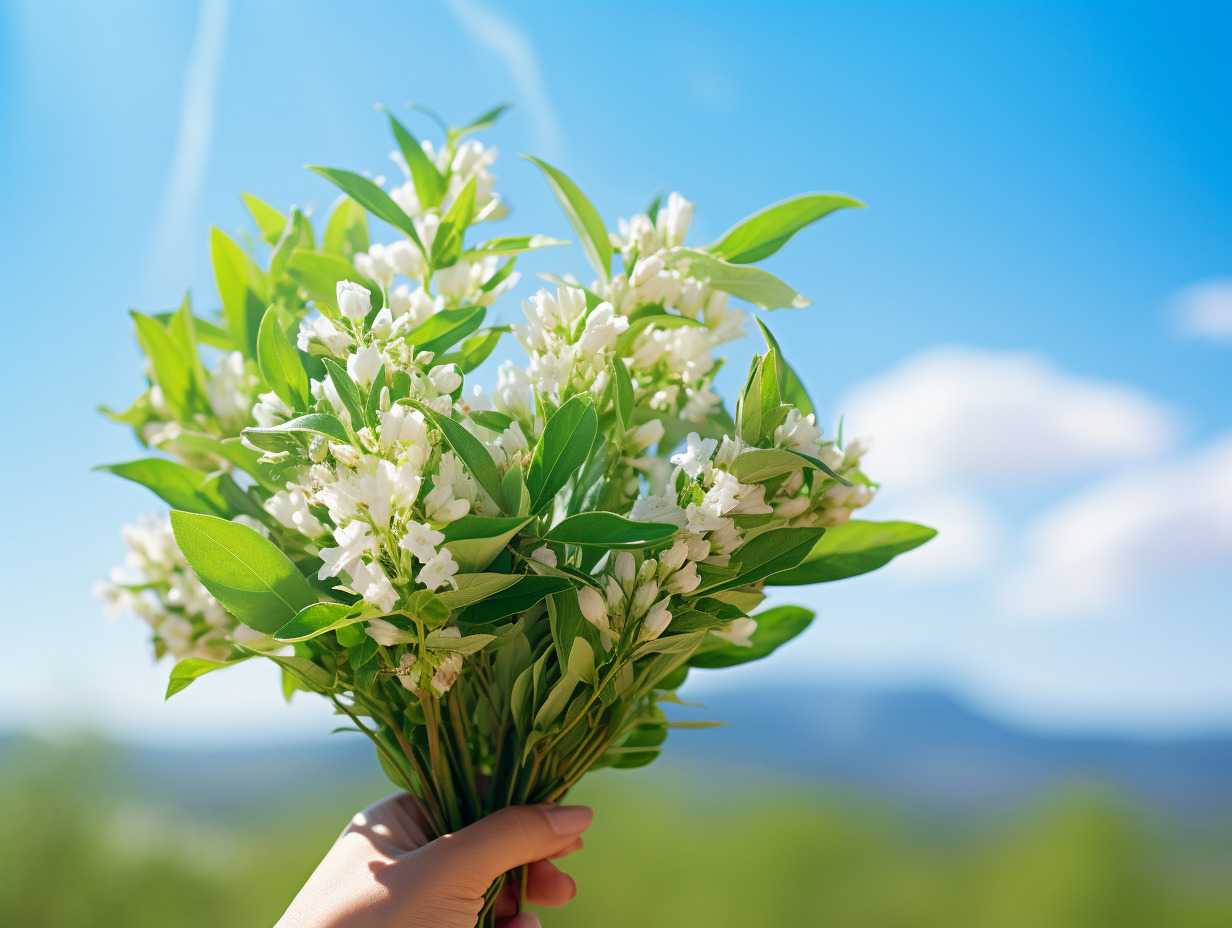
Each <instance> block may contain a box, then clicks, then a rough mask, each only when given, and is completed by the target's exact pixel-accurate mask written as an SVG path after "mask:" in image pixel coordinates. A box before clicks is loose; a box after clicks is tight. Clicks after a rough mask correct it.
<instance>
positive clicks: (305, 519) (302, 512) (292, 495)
mask: <svg viewBox="0 0 1232 928" xmlns="http://www.w3.org/2000/svg"><path fill="white" fill-rule="evenodd" d="M265 511H266V512H268V513H269V514H270V515H272V516H273V517H274V518H275V519H277V520H278V521H279V522H280V523H281V524H282V525H284V526H286V527H287V528H293V529H295V530H296V531H299V532H302V533H303V534H305V535H307V536H308V537H309V538H315V537H316V536H317V535H320V534H321V533H322V532H324V531H325V528H324V526H322V525H321V522H320V520H318V519H317V517H316V516H314V515H313V514H312V513H311V512H309V511H308V497H307V496H305V495H304V491H303V490H301V489H300V488H299V487H297V486H294V485H288V487H287V489H285V490H279V491H278V492H277V493H275V494H274V495H273V496H271V497H270V498H269V499H267V500H266V501H265Z"/></svg>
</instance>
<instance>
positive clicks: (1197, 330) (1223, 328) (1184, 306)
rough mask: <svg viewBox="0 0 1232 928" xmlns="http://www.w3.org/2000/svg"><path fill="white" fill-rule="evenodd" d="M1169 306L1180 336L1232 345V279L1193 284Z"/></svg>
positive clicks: (1174, 298) (1221, 278) (1222, 278)
mask: <svg viewBox="0 0 1232 928" xmlns="http://www.w3.org/2000/svg"><path fill="white" fill-rule="evenodd" d="M1171 303H1172V312H1173V314H1174V316H1175V318H1176V323H1177V325H1178V326H1179V327H1180V330H1181V334H1183V335H1188V336H1189V337H1190V338H1209V339H1211V340H1212V341H1221V342H1232V278H1227V277H1217V278H1213V279H1211V280H1204V281H1201V282H1200V283H1196V284H1194V285H1193V286H1192V287H1187V288H1185V289H1184V290H1182V291H1181V292H1180V293H1178V294H1176V296H1174V297H1173V298H1172V301H1171Z"/></svg>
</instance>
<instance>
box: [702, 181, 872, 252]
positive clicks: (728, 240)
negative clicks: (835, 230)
mask: <svg viewBox="0 0 1232 928" xmlns="http://www.w3.org/2000/svg"><path fill="white" fill-rule="evenodd" d="M848 206H858V207H863V206H864V204H863V203H861V202H860V201H859V200H856V199H853V198H851V197H847V196H843V195H842V194H841V193H804V194H801V195H800V196H796V197H791V198H790V199H788V200H783V201H782V202H781V203H775V204H774V205H773V206H767V207H766V208H765V209H763V210H761V211H759V212H756V213H754V214H753V215H752V216H749V217H747V218H745V219H742V220H740V221H739V222H738V223H736V224H735V225H734V226H732V227H731V228H730V229H728V230H727V232H725V233H724V234H723V237H722V238H720V239H719V240H718V241H717V242H715V243H714V244H713V245H711V246H710V249H709V250H710V251H711V252H713V253H714V254H716V255H718V256H719V257H720V258H726V259H727V260H728V261H730V262H731V263H732V264H751V263H753V262H754V261H760V260H761V259H762V258H768V257H770V255H772V254H774V253H775V252H776V251H778V250H779V249H780V248H782V247H783V246H784V245H785V244H787V242H788V240H789V239H791V237H792V236H793V235H795V234H796V233H797V232H799V231H800V230H801V229H803V228H804V227H806V226H808V225H811V224H812V223H814V222H816V221H817V220H818V219H821V218H822V217H823V216H828V215H830V214H831V213H832V212H834V211H835V210H838V209H843V208H844V207H848Z"/></svg>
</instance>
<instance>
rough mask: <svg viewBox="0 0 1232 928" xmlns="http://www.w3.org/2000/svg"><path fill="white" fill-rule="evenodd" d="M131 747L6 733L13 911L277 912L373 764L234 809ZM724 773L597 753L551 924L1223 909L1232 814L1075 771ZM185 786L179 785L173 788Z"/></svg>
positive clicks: (1159, 925)
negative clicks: (1002, 789) (907, 792)
mask: <svg viewBox="0 0 1232 928" xmlns="http://www.w3.org/2000/svg"><path fill="white" fill-rule="evenodd" d="M125 760H126V758H125V755H124V754H123V753H122V752H119V751H118V750H117V749H114V748H109V747H107V746H105V745H98V744H94V745H84V746H77V747H75V748H71V749H69V748H62V747H61V748H55V747H48V746H45V745H40V744H36V743H34V742H29V741H18V742H10V743H9V744H7V745H5V746H3V747H0V924H3V925H14V926H36V925H37V926H40V928H60V926H73V928H89V926H128V928H144V926H168V925H175V926H180V928H195V926H210V928H215V926H219V925H226V926H247V925H255V926H263V925H272V924H273V922H274V921H275V920H276V919H277V917H278V915H279V913H280V912H281V910H282V908H283V906H285V904H286V902H287V901H288V900H289V899H290V897H291V896H292V895H293V894H294V892H295V890H296V889H297V887H298V886H299V884H300V883H301V882H302V881H303V880H304V878H305V877H306V876H307V875H308V873H309V872H310V871H311V870H312V867H313V866H314V864H315V863H316V861H317V859H318V858H319V857H320V855H321V854H322V853H323V852H324V850H325V848H326V847H327V846H328V845H329V843H330V841H331V840H332V839H333V837H334V835H335V834H336V833H337V831H338V830H339V829H340V828H341V827H342V825H343V824H344V823H345V822H346V820H347V819H348V817H349V815H350V814H351V812H352V811H353V810H354V809H355V808H358V807H360V806H362V805H363V804H365V803H366V802H367V801H369V800H370V799H372V798H375V797H377V796H379V795H382V794H383V793H384V792H386V791H387V789H386V788H385V786H384V785H383V784H382V783H381V781H379V780H378V779H375V778H372V779H365V778H347V779H343V780H334V779H331V778H329V777H328V776H326V777H321V778H320V779H319V780H318V779H317V776H318V775H316V774H314V771H312V770H303V771H301V772H300V776H299V777H297V779H299V782H300V783H301V784H304V783H307V784H309V788H308V789H307V791H306V792H301V793H299V794H298V795H296V796H295V798H294V799H283V800H278V799H273V800H270V799H269V798H268V797H267V796H265V795H261V796H259V797H258V796H255V795H254V796H248V797H246V796H242V795H237V796H235V800H234V804H233V805H231V806H230V808H227V809H226V810H224V811H218V809H217V808H216V807H215V808H208V806H209V804H208V803H204V802H196V801H194V796H192V795H189V796H187V797H184V796H182V795H178V793H177V790H176V789H175V786H176V784H174V783H163V784H155V785H154V786H151V785H150V784H149V783H147V782H144V781H142V780H141V779H140V778H136V777H134V776H133V775H132V770H131V766H130V765H128V764H127V763H126V762H125ZM723 779H724V778H723V775H722V774H721V772H716V771H714V770H709V771H706V772H705V773H699V776H698V780H697V782H691V781H687V780H685V779H683V778H678V777H671V778H665V777H663V776H661V775H657V774H656V773H655V771H654V768H653V767H652V768H649V769H648V770H646V771H638V772H603V773H599V774H596V775H595V776H594V777H593V778H592V782H590V783H588V784H584V787H583V788H582V789H581V790H580V791H578V792H577V794H576V797H575V798H576V799H577V800H578V801H585V802H589V803H592V804H593V805H594V806H595V807H596V810H597V818H596V822H595V825H594V826H593V828H592V829H591V831H590V833H589V834H588V836H587V847H586V849H585V850H584V851H583V852H582V853H581V854H578V855H576V856H575V857H573V858H571V859H570V860H569V861H568V862H567V865H566V869H568V870H569V871H570V872H572V873H573V874H574V876H575V877H576V878H577V879H578V882H579V886H580V891H579V894H578V897H577V899H576V900H575V901H574V902H573V903H572V904H571V905H570V906H569V907H568V908H567V909H565V910H562V911H560V912H552V911H549V912H545V913H543V920H544V924H545V925H548V926H553V925H554V926H562V928H563V926H586V928H609V926H611V928H615V926H621V928H627V926H628V925H630V924H636V925H647V926H659V925H664V926H666V925H671V926H679V928H688V926H706V928H715V926H729V925H730V926H737V925H739V926H747V925H806V926H808V925H817V926H842V928H933V926H936V928H942V926H944V928H968V926H969V928H1104V926H1107V928H1114V926H1115V928H1139V926H1141V928H1147V926H1150V928H1226V926H1229V925H1232V879H1229V878H1228V875H1229V874H1232V822H1229V821H1216V822H1202V823H1198V822H1188V823H1182V822H1178V821H1176V820H1171V819H1166V818H1163V817H1160V816H1157V815H1155V814H1153V813H1149V812H1147V811H1146V810H1142V809H1138V808H1135V807H1134V806H1133V805H1131V804H1130V803H1128V802H1127V801H1126V800H1124V799H1123V798H1121V797H1118V796H1115V795H1112V794H1109V793H1107V792H1104V791H1100V790H1096V789H1090V788H1087V789H1084V788H1080V787H1077V786H1073V787H1068V788H1065V789H1062V790H1059V791H1057V792H1054V793H1053V794H1051V795H1048V796H1044V797H1040V798H1039V799H1038V800H1037V801H1035V802H1032V803H1031V804H1029V805H1024V806H1021V807H1016V808H1012V809H1004V810H1001V811H999V812H997V813H996V814H993V815H983V816H979V817H971V816H960V817H950V818H942V817H938V816H936V815H923V814H920V813H914V812H911V811H910V810H906V809H904V808H901V807H891V806H889V805H887V804H885V803H882V802H878V801H875V800H873V799H870V798H868V797H861V796H858V795H854V794H850V793H842V794H840V793H832V792H824V791H819V790H818V789H817V788H816V787H810V786H805V785H803V784H792V783H788V782H778V781H776V782H773V783H771V782H769V781H764V782H758V781H755V780H747V779H746V780H740V781H739V782H737V783H735V784H733V785H730V786H725V785H724V783H723ZM175 796H178V798H176V799H172V798H169V797H175Z"/></svg>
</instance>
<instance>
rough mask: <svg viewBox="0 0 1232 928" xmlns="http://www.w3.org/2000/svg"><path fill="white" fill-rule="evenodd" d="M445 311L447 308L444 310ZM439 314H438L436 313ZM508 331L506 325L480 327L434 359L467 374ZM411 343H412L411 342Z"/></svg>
mask: <svg viewBox="0 0 1232 928" xmlns="http://www.w3.org/2000/svg"><path fill="white" fill-rule="evenodd" d="M445 311H446V312H447V310H445ZM438 315H439V314H438ZM508 331H510V329H509V326H507V325H496V326H490V327H489V328H486V329H480V330H479V331H478V332H476V333H475V334H474V335H472V336H470V337H469V338H467V339H465V340H464V341H463V342H462V344H461V345H459V346H458V350H457V351H451V352H450V353H449V354H444V355H441V356H440V357H438V358H437V359H436V363H437V364H456V365H458V368H459V369H460V370H461V371H462V373H464V374H469V373H470V372H471V371H473V370H474V369H475V368H477V367H478V366H479V365H480V364H482V363H483V362H484V361H486V360H487V359H488V356H489V355H491V354H492V352H493V351H495V350H496V346H497V345H498V344H500V340H501V336H502V335H504V334H505V333H506V332H508ZM412 344H414V343H413V342H412Z"/></svg>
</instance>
